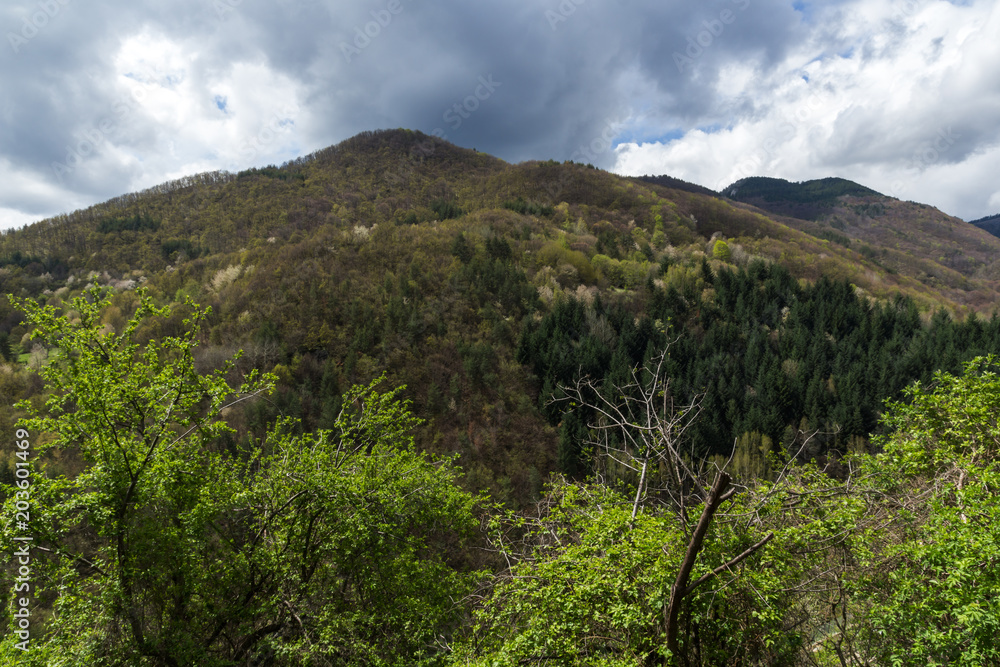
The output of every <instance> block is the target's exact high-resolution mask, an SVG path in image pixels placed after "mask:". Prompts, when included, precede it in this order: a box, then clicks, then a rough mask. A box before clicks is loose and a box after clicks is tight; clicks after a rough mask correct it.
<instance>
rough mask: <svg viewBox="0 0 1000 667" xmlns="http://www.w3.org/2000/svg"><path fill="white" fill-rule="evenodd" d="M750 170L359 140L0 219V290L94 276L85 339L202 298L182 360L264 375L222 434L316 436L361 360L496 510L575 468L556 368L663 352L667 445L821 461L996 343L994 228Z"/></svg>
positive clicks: (34, 288)
mask: <svg viewBox="0 0 1000 667" xmlns="http://www.w3.org/2000/svg"><path fill="white" fill-rule="evenodd" d="M756 183H757V186H756V187H757V188H758V189H757V190H754V189H753V188H750V189H749V190H747V189H745V188H743V187H739V188H737V189H736V190H733V189H732V188H727V190H726V192H724V193H722V194H723V195H724V196H720V195H719V194H718V193H713V192H711V191H703V189H700V188H698V187H697V186H692V184H685V183H684V182H682V181H678V180H676V179H672V178H669V177H659V178H650V179H633V178H623V177H620V176H616V175H614V174H610V173H608V172H605V171H602V170H599V169H595V168H593V167H591V166H588V165H581V164H574V163H569V162H567V163H558V162H555V161H532V162H524V163H521V164H509V163H506V162H504V161H502V160H500V159H497V158H495V157H492V156H489V155H486V154H483V153H479V152H476V151H472V150H466V149H462V148H459V147H456V146H454V145H452V144H449V143H447V142H444V141H442V140H440V139H437V138H434V137H430V136H427V135H424V134H422V133H419V132H412V131H408V130H388V131H379V132H366V133H363V134H360V135H358V136H356V137H353V138H351V139H349V140H347V141H344V142H342V143H340V144H338V145H336V146H332V147H330V148H327V149H324V150H321V151H318V152H316V153H314V154H312V155H309V156H305V157H303V158H301V159H297V160H294V161H291V162H289V163H287V164H284V165H281V166H268V167H263V168H257V169H250V170H246V171H243V172H240V173H236V174H233V173H228V172H212V173H206V174H200V175H196V176H191V177H188V178H184V179H180V180H177V181H173V182H170V183H165V184H163V185H161V186H157V187H155V188H151V189H149V190H147V191H144V192H139V193H132V194H128V195H123V196H121V197H117V198H115V199H112V200H110V201H108V202H104V203H102V204H99V205H96V206H92V207H90V208H88V209H85V210H81V211H76V212H73V213H70V214H67V215H63V216H59V217H56V218H52V219H49V220H44V221H42V222H39V223H36V224H34V225H30V226H27V227H25V228H23V229H20V230H16V231H10V232H7V233H5V234H3V235H2V236H0V287H2V289H3V290H4V291H5V292H7V293H9V294H13V295H16V296H21V297H33V298H37V299H39V300H40V301H41V302H43V303H45V304H48V305H52V306H56V307H58V306H60V305H61V304H63V303H65V302H66V300H67V299H68V298H69V297H71V296H73V295H75V294H78V293H79V292H80V290H81V288H82V287H83V286H84V285H86V284H88V283H93V282H96V283H98V284H101V285H104V286H106V288H107V289H109V290H112V291H113V292H114V293H115V300H114V307H113V308H111V309H109V310H108V311H107V312H106V313H105V314H104V316H103V317H104V321H105V322H106V325H107V326H108V327H109V328H111V329H117V328H120V327H121V326H122V324H123V323H124V321H125V318H127V317H128V315H129V314H130V312H131V310H132V309H134V307H135V298H134V291H133V289H134V288H135V287H137V286H139V285H144V286H145V287H146V288H147V289H148V290H149V291H150V293H151V294H152V295H153V296H154V298H155V299H156V300H157V301H158V302H161V303H183V302H184V301H185V299H186V298H190V299H192V300H194V301H196V302H199V303H202V304H206V305H209V306H211V307H212V310H213V313H212V316H211V318H210V320H209V321H208V322H207V323H206V328H205V331H206V336H205V340H204V341H202V346H201V347H200V350H201V351H200V353H199V355H200V356H199V363H200V364H201V365H202V366H203V367H204V368H211V367H215V366H217V365H218V364H219V362H220V360H221V359H224V358H226V357H228V356H229V355H231V354H232V353H233V352H234V351H235V350H236V349H242V350H243V351H244V355H243V357H242V358H241V360H240V362H239V368H240V369H243V370H247V369H249V368H263V369H265V370H269V371H273V372H274V373H275V374H276V375H277V376H278V377H279V379H280V386H279V389H278V391H277V393H276V394H275V395H274V396H273V397H271V399H269V401H267V402H261V403H258V404H254V405H252V406H248V407H245V408H240V409H239V410H235V411H234V412H233V414H232V417H231V418H232V421H233V423H234V425H235V427H236V428H237V431H238V433H239V437H261V435H262V434H263V432H264V431H265V430H266V425H267V424H268V423H269V422H271V421H273V420H274V419H275V418H276V417H278V416H280V415H286V416H295V417H298V418H300V419H301V420H302V428H303V429H304V430H311V429H315V428H317V427H320V428H322V427H328V426H330V425H331V424H332V421H333V419H334V417H335V416H336V414H337V411H338V410H339V407H340V400H341V399H340V396H341V394H342V392H343V391H344V390H345V389H346V388H347V387H349V386H351V385H352V384H355V383H366V382H369V381H370V380H371V379H372V378H374V377H377V376H379V375H380V374H381V373H383V372H385V373H386V374H387V379H388V381H389V382H390V383H391V384H392V385H394V386H399V385H406V386H407V390H406V396H407V398H408V399H409V400H411V401H412V402H413V405H414V409H415V411H416V412H417V414H419V415H420V416H421V418H423V419H424V420H426V422H427V425H426V427H425V428H422V429H420V432H419V434H418V435H417V439H418V443H419V445H420V447H422V448H423V449H425V450H427V451H432V452H437V453H449V454H454V455H456V456H458V457H459V462H460V464H461V466H462V468H463V470H464V471H465V475H466V478H465V481H466V483H467V484H468V485H469V487H470V488H476V489H490V490H491V492H492V494H493V496H494V497H495V498H497V499H498V500H502V501H505V502H509V503H511V504H519V503H524V502H527V501H528V500H530V499H531V498H533V497H535V495H536V494H537V493H538V492H539V490H540V489H541V485H542V483H543V480H544V479H545V477H546V475H547V474H548V473H549V472H551V471H553V470H557V469H558V470H561V471H563V472H565V473H567V474H571V475H577V476H582V475H584V474H586V473H587V472H588V468H587V466H588V465H589V464H588V463H587V460H588V459H587V457H588V454H587V449H586V447H585V446H584V439H585V433H584V431H585V429H584V428H583V425H584V424H585V423H586V419H587V417H586V415H578V414H576V413H574V412H573V411H569V412H567V411H566V410H567V408H566V404H565V403H561V402H559V401H558V399H559V397H560V396H561V395H562V394H560V392H561V391H562V390H561V389H560V387H563V386H566V385H567V383H572V382H574V381H575V380H577V379H579V378H580V376H581V374H586V375H589V376H590V377H593V378H598V379H600V378H609V381H622V379H623V378H627V377H628V373H629V372H630V370H631V369H632V368H635V367H636V366H638V365H640V364H642V363H644V361H645V360H647V359H648V358H649V356H650V355H651V354H653V353H655V352H656V351H658V350H663V349H664V348H667V347H669V348H670V349H671V350H673V351H674V352H673V353H672V354H673V356H672V357H671V360H670V363H669V372H670V373H671V377H672V378H673V384H672V391H674V392H676V396H677V397H678V400H681V399H682V398H683V399H685V400H690V399H691V398H692V397H695V396H697V395H703V396H704V402H705V405H706V406H707V408H708V407H709V406H710V409H706V412H705V414H706V415H707V416H706V418H705V419H703V420H702V421H700V422H699V424H698V425H697V427H696V428H694V429H693V430H692V431H691V433H692V435H691V438H692V451H693V452H696V453H698V454H699V455H702V456H727V455H729V454H730V453H732V448H733V443H734V442H736V441H739V442H741V443H743V445H740V446H741V447H750V448H751V449H752V448H754V447H756V448H757V449H754V451H758V453H759V451H760V447H764V448H765V449H766V448H767V447H773V448H774V449H775V450H779V449H781V448H783V447H791V446H792V442H793V441H794V439H795V438H796V437H797V436H796V435H795V433H797V432H798V430H799V429H800V428H805V427H807V426H808V427H809V428H821V429H823V430H824V432H825V433H828V434H830V435H829V436H828V437H824V438H817V439H815V440H814V441H812V442H813V445H811V446H815V447H816V449H815V451H812V452H811V453H812V454H815V455H823V454H826V453H827V452H829V451H834V450H839V451H846V449H847V448H849V447H853V448H857V447H862V446H864V445H863V443H864V442H866V438H867V436H868V434H869V433H871V432H873V431H874V430H875V429H877V428H878V416H879V414H880V412H881V410H882V405H883V402H884V400H885V399H886V398H890V397H897V396H898V395H899V391H900V390H901V389H902V387H903V386H905V385H906V383H908V382H910V381H912V380H914V379H929V377H930V373H931V372H932V371H933V370H934V369H937V368H948V369H951V368H956V367H957V364H959V363H960V362H961V361H962V360H963V359H966V358H969V356H970V355H972V354H973V353H974V352H977V351H984V350H987V351H988V350H991V349H1000V317H993V319H987V318H988V317H989V315H990V314H992V313H993V312H994V311H995V308H996V304H997V303H998V302H1000V291H998V281H997V277H998V276H997V260H996V258H997V257H1000V252H998V251H1000V239H997V238H996V237H993V236H991V235H989V234H987V233H986V232H984V231H982V230H979V229H977V228H975V227H973V226H971V225H968V224H966V223H964V222H962V221H959V220H957V219H955V218H951V217H949V216H946V215H944V214H943V213H941V212H940V211H937V210H935V209H932V208H930V207H926V206H922V205H919V204H914V203H908V202H899V201H897V200H894V199H891V198H888V197H884V196H882V195H879V194H878V193H875V192H874V191H871V190H868V189H867V188H863V187H862V186H857V185H856V184H851V183H849V182H847V181H839V180H833V181H829V182H827V181H822V182H819V185H818V186H815V185H809V184H808V183H807V184H798V185H795V186H793V185H792V184H787V185H784V186H782V185H781V183H777V184H774V183H771V184H770V185H769V184H768V182H756ZM763 186H767V187H763ZM748 192H749V194H754V198H753V199H754V201H755V202H757V203H758V204H759V205H760V206H764V205H765V204H767V205H771V206H772V208H773V207H774V206H777V205H780V204H782V202H783V201H784V202H787V203H788V205H789V206H791V205H792V204H795V205H803V206H807V207H809V206H811V207H813V208H812V209H810V210H814V211H815V212H816V214H815V215H812V216H811V219H803V218H796V217H791V216H789V215H787V214H785V213H776V212H774V211H770V210H768V209H765V208H761V207H760V206H758V205H754V204H753V203H751V202H747V201H741V200H740V198H741V197H743V196H744V194H747V193H748ZM765 195H766V196H765ZM768 197H771V199H768ZM780 197H785V200H782V199H780ZM787 210H791V209H787ZM949 313H950V315H949ZM973 313H979V314H980V315H984V316H986V317H973V316H972V314H973ZM952 316H954V317H952ZM962 319H965V320H966V321H965V322H961V321H960V320H962ZM181 327H182V323H181V322H179V321H178V322H167V323H164V324H163V326H162V327H161V328H160V329H158V330H156V331H155V332H153V331H150V332H147V335H150V336H152V335H154V334H155V335H173V334H175V333H177V332H178V331H179V330H180V329H181ZM28 334H29V331H28V330H27V328H26V327H25V325H24V324H23V322H22V319H21V315H20V313H19V312H18V311H17V310H16V308H14V307H13V306H12V305H10V304H8V303H6V302H3V303H0V355H2V356H3V357H4V358H6V359H20V360H21V361H22V362H27V363H28V364H36V365H37V364H40V363H43V362H44V360H45V358H46V354H47V352H46V350H44V349H43V348H39V347H37V346H36V344H35V343H33V342H32V341H31V340H30V338H29V337H28ZM994 339H996V342H994ZM29 371H30V369H29V368H28V367H26V366H24V365H23V364H22V372H23V373H25V374H26V375H24V376H23V377H22V376H18V377H21V379H20V380H18V382H17V383H15V382H14V381H13V380H11V379H10V378H11V377H14V376H12V375H10V374H9V373H7V374H0V378H2V379H3V387H4V388H5V389H4V390H5V392H6V393H8V394H10V395H11V396H12V397H13V398H18V397H25V398H27V397H32V396H34V393H33V392H37V391H38V384H37V382H36V381H34V380H32V379H31V375H30V372H29ZM616 379H617V380H616ZM12 402H13V400H11V401H5V402H4V405H3V406H0V426H3V425H9V423H12V420H13V419H14V418H15V417H16V412H15V411H14V410H13V408H11V407H9V406H10V403H12ZM753 443H756V444H753ZM761 443H765V444H763V445H762V444H761ZM766 443H770V444H766ZM859 443H862V444H859ZM0 463H2V462H0ZM2 468H3V466H2V465H0V477H2V475H3V470H2Z"/></svg>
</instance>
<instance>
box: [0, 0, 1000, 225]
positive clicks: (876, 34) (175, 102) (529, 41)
mask: <svg viewBox="0 0 1000 667" xmlns="http://www.w3.org/2000/svg"><path fill="white" fill-rule="evenodd" d="M841 4H843V5H844V9H843V10H842V11H841V10H840V8H839V7H840V5H841ZM942 4H945V3H940V2H938V1H937V0H907V1H906V2H903V3H902V4H901V0H875V2H872V3H869V4H867V5H861V4H857V3H853V2H844V3H840V2H834V1H830V2H820V3H805V4H796V5H795V6H793V4H792V3H791V2H787V1H785V2H782V1H779V0H712V1H711V2H698V3H693V2H681V1H678V0H667V1H666V2H656V1H653V0H494V1H492V2H482V3H470V2H468V1H465V2H458V1H456V0H440V1H437V2H428V1H427V0H365V1H351V2H338V1H333V0H180V1H178V2H171V3H155V2H152V0H147V1H145V2H130V3H127V2H124V0H114V1H112V2H104V3H100V4H94V3H83V2H82V1H81V0H15V2H13V3H6V4H4V5H3V6H2V7H0V32H2V33H3V35H4V43H3V44H0V90H2V91H3V102H2V103H0V216H2V215H3V213H2V211H4V210H6V211H14V212H15V213H17V216H16V217H17V219H21V220H23V218H24V216H26V215H31V216H33V215H39V216H41V215H45V214H51V213H55V212H58V211H62V210H67V209H68V208H71V207H73V206H77V205H80V203H81V202H84V203H86V202H93V201H98V200H100V199H103V198H107V197H111V196H114V195H116V194H120V193H122V192H124V191H127V190H129V189H133V188H135V187H140V186H146V185H151V184H153V183H156V182H160V181H163V180H166V179H168V178H172V177H176V176H179V175H182V173H187V172H190V171H192V170H206V169H217V168H244V167H245V166H249V165H250V164H263V163H266V162H269V161H273V162H278V161H281V160H283V159H288V158H290V157H294V156H295V155H296V154H297V153H302V152H309V151H312V150H316V149H319V148H322V147H324V146H327V145H330V144H333V143H336V142H338V141H341V140H343V139H345V138H347V137H349V136H351V135H353V134H355V133H357V132H360V131H363V130H370V129H376V128H383V127H408V128H413V129H419V130H423V131H425V132H437V133H438V134H443V135H445V136H446V137H447V138H448V139H449V140H451V141H453V142H455V143H457V144H459V145H462V146H468V147H475V148H478V149H479V150H483V151H487V152H490V153H492V154H494V155H497V156H499V157H502V158H504V159H507V160H510V161H520V160H524V159H549V158H555V159H560V160H561V159H575V160H579V161H586V162H594V163H595V164H598V165H599V166H604V167H614V166H615V165H616V164H618V161H619V160H620V157H621V156H620V155H618V154H617V153H616V151H615V150H614V145H615V143H616V140H619V137H628V139H629V141H634V142H637V143H636V146H638V145H639V144H642V143H643V142H650V141H652V140H655V139H660V138H664V137H667V138H670V139H669V141H674V142H675V144H671V145H678V146H679V145H681V144H683V142H684V141H686V140H687V137H689V136H690V137H695V138H696V139H697V138H698V137H703V136H706V135H705V132H707V133H708V136H712V135H714V134H716V133H719V132H726V131H729V129H732V128H737V127H739V126H740V125H741V124H746V123H757V122H763V121H766V120H767V119H768V118H772V117H773V118H780V117H782V115H784V116H787V115H788V114H789V107H788V105H789V104H790V102H789V101H788V100H786V99H785V98H784V97H783V95H785V94H786V93H787V90H789V89H790V88H789V85H790V84H789V81H790V80H793V81H794V80H798V78H800V77H801V76H802V71H800V68H803V67H807V66H809V63H810V61H811V60H813V61H815V62H818V63H821V64H822V66H821V67H819V68H818V70H819V71H818V72H814V74H816V76H817V77H818V79H817V80H816V81H815V82H810V84H809V85H810V86H811V87H814V89H815V90H816V91H823V92H822V94H823V95H825V96H829V95H830V94H831V93H830V91H832V90H838V91H840V92H839V93H837V94H838V95H840V96H841V97H849V96H851V95H854V94H858V93H857V91H856V90H855V89H854V83H853V80H852V77H853V76H854V75H855V74H854V73H852V72H851V71H850V70H849V69H847V68H840V69H838V68H837V66H836V65H837V63H838V62H840V60H843V61H845V62H848V61H849V62H852V63H854V62H857V63H861V65H859V66H868V67H872V68H874V67H877V66H878V64H879V63H880V62H883V61H894V59H897V60H898V59H899V58H901V56H900V54H901V53H902V54H905V55H906V57H907V58H910V57H920V58H924V59H930V60H929V62H933V61H934V59H935V58H942V59H943V58H946V57H948V56H947V54H948V53H951V52H952V51H949V49H952V45H950V43H949V41H948V39H947V38H943V37H942V36H941V35H936V36H934V39H936V40H937V41H934V40H929V41H928V42H927V43H926V44H923V45H922V46H921V47H920V49H919V50H917V51H914V44H913V39H914V38H913V35H914V31H915V30H917V28H915V27H914V26H915V25H916V23H917V22H915V21H914V17H915V16H919V15H921V12H925V11H934V10H935V8H936V7H937V6H938V5H942ZM946 6H948V7H950V5H946ZM795 7H798V9H796V8H795ZM866 7H868V8H870V7H879V8H885V11H884V12H882V14H881V15H879V17H878V18H877V20H870V21H867V22H862V23H864V26H863V29H864V30H867V31H868V33H869V34H866V35H862V36H859V35H858V34H857V28H856V27H852V26H856V24H858V23H859V21H857V20H855V19H853V18H852V16H853V14H854V13H857V12H858V11H859V8H866ZM852 21H853V24H852ZM987 32H988V31H987ZM911 54H917V55H913V56H911ZM942 54H945V55H942ZM803 55H805V56H806V57H804V58H803ZM838 59H840V60H838ZM830 63H833V65H831V64H830ZM741 68H742V69H741ZM814 69H816V68H814ZM133 70H134V71H133ZM803 71H804V70H803ZM734 72H736V74H734ZM821 74H825V76H820V75H821ZM991 75H992V73H991V72H984V73H981V74H980V76H978V77H973V79H972V81H971V83H970V82H965V81H963V80H960V79H959V78H956V77H952V78H951V79H949V80H948V81H946V82H945V84H944V85H945V86H947V87H949V89H950V90H951V96H952V101H953V102H955V101H958V100H961V101H962V102H963V103H960V104H954V103H953V104H952V105H951V107H952V111H950V112H948V113H947V114H944V115H942V107H943V105H939V104H930V103H928V102H927V101H926V100H923V101H919V100H917V101H915V107H916V108H915V109H913V111H912V114H911V116H910V118H911V119H913V120H914V121H915V122H910V123H901V122H900V114H899V113H896V112H895V111H891V110H890V111H888V112H887V111H886V108H885V106H884V105H885V104H886V103H885V102H884V101H882V102H879V101H875V102H873V103H872V104H871V105H870V106H869V107H866V106H865V104H864V102H865V100H863V99H862V100H859V104H857V105H846V106H844V107H843V109H842V110H841V112H840V113H839V114H837V115H836V116H835V117H831V118H825V117H824V118H823V120H822V121H821V120H819V116H820V115H821V114H819V113H818V112H817V113H816V114H815V115H816V116H817V119H816V120H815V124H816V127H813V128H811V129H810V132H811V134H810V136H820V135H828V136H831V137H833V139H832V140H831V141H830V142H829V143H816V144H814V145H812V146H811V150H812V151H814V153H815V156H814V157H815V160H816V161H817V162H820V163H823V162H824V161H825V162H828V163H829V165H831V166H837V165H851V164H858V163H863V164H871V165H875V164H877V163H879V162H880V161H882V162H885V163H886V164H896V165H901V164H902V165H903V166H905V164H906V162H907V160H910V159H911V158H912V156H913V155H914V154H915V153H916V152H917V151H919V150H921V146H922V143H921V142H925V143H926V142H927V141H931V142H933V141H934V137H935V133H936V132H937V131H938V130H939V129H941V128H942V127H944V128H945V129H947V127H948V126H949V125H950V126H953V128H954V130H953V134H954V135H955V139H954V141H953V142H952V144H950V145H949V151H950V152H949V153H948V154H947V155H946V156H944V153H941V155H942V156H944V157H940V158H939V161H941V162H943V161H945V160H962V159H964V158H965V157H968V156H972V155H974V154H976V152H977V151H981V150H982V149H983V146H984V142H986V140H987V137H988V136H989V135H990V134H991V133H992V134H993V135H994V136H995V134H996V127H997V120H996V115H997V113H996V112H997V101H996V100H997V85H996V84H995V81H996V80H1000V77H994V79H993V80H994V84H993V85H992V87H989V86H987V87H986V89H985V90H983V88H984V86H983V82H984V81H986V80H989V79H988V77H989V76H991ZM914 76H916V75H914ZM906 82H907V80H905V79H903V83H904V84H906ZM909 85H910V87H909V88H905V89H904V90H902V91H901V94H903V95H916V94H917V93H918V92H920V91H918V90H915V86H916V85H917V84H909ZM935 85H941V82H940V81H937V82H936V83H935ZM976 86H978V87H979V89H980V94H979V95H978V98H977V97H976V96H973V95H972V94H971V93H970V87H971V88H974V87H976ZM812 94H813V95H814V96H816V95H817V94H818V93H812ZM862 94H864V93H862ZM925 94H926V93H925ZM221 99H224V100H225V104H222V105H220V104H219V103H218V100H221ZM796 103H797V102H796ZM775 122H778V121H775ZM702 131H704V132H702ZM678 137H679V138H678ZM665 141H666V140H665ZM699 141H700V139H699ZM745 145H747V144H746V142H745V141H744V142H743V143H742V144H737V143H733V142H730V143H729V144H726V145H723V148H724V150H726V151H729V152H734V155H733V156H732V157H733V159H734V160H738V159H740V157H741V155H740V154H738V152H739V151H743V150H753V148H752V146H751V147H750V148H744V147H742V146H745ZM83 153H86V155H83ZM681 153H683V154H684V155H685V156H686V157H685V158H684V159H685V160H688V161H689V162H687V163H685V164H687V165H688V167H689V168H690V169H692V170H696V168H697V166H698V165H697V164H695V163H692V162H690V161H691V160H696V161H697V160H698V159H699V158H698V153H697V151H693V150H686V151H681ZM709 158H711V159H716V161H717V162H718V156H715V157H712V156H709ZM711 159H708V158H706V160H707V161H711ZM71 163H73V164H71ZM651 164H652V167H651V168H654V169H655V170H657V171H662V170H664V169H665V168H666V165H668V164H672V163H668V162H664V163H662V164H663V166H659V167H658V166H656V163H655V160H654V161H653V162H652V163H651ZM719 164H720V165H722V164H723V163H722V162H719ZM58 165H66V166H67V168H66V169H61V168H60V167H59V166H58ZM719 169H722V166H720V167H719ZM723 175H724V174H722V173H718V174H716V173H713V174H710V175H708V176H707V177H708V178H721V177H722V176H723ZM13 183H18V184H19V185H18V186H16V187H15V186H14V185H12V184H13ZM24 183H28V184H34V185H33V186H32V187H29V188H25V187H23V184H24ZM3 223H4V221H3V220H0V225H3Z"/></svg>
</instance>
